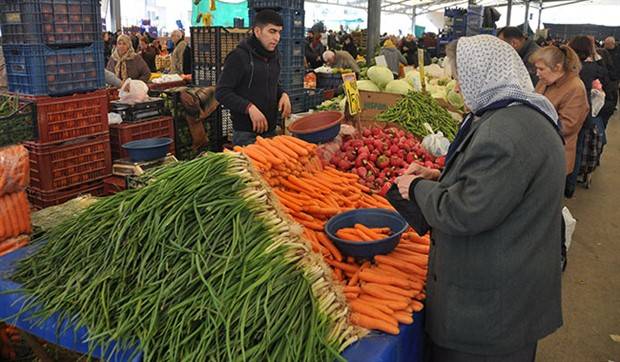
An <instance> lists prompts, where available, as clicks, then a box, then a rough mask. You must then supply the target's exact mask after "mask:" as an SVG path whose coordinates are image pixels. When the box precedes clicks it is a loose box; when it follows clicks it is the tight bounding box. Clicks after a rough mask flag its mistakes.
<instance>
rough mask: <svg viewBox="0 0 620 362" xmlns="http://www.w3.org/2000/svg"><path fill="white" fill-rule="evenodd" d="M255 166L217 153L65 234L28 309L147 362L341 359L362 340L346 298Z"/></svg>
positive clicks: (45, 250) (34, 282)
mask: <svg viewBox="0 0 620 362" xmlns="http://www.w3.org/2000/svg"><path fill="white" fill-rule="evenodd" d="M248 168H249V163H248V162H247V160H246V159H245V158H244V157H243V156H241V155H237V154H233V153H226V154H208V155H206V156H204V157H201V158H198V159H196V160H193V161H190V162H186V163H180V164H176V165H173V166H169V167H167V168H165V169H163V170H162V171H161V172H159V173H157V174H156V178H155V179H154V180H152V181H151V182H149V183H148V184H147V185H146V186H145V187H144V188H142V189H139V190H129V191H125V192H123V193H120V194H117V195H114V196H112V197H109V198H105V199H102V200H100V201H98V202H97V203H95V204H93V205H92V206H91V207H89V208H88V209H86V210H85V211H84V212H82V213H81V214H80V215H78V216H77V217H75V218H73V219H70V220H68V221H66V222H63V223H62V224H61V225H59V226H57V227H55V228H54V229H52V230H51V231H50V232H49V233H48V235H47V237H46V239H47V242H46V243H44V244H43V243H42V245H41V246H40V248H39V250H38V252H37V253H35V254H33V255H31V256H29V257H27V258H26V259H24V260H23V261H22V262H21V263H20V264H19V266H18V270H17V271H16V273H15V275H14V276H13V277H14V279H15V280H17V281H19V282H20V283H22V285H23V288H24V289H23V292H25V294H26V295H27V296H28V297H27V299H26V301H25V306H24V308H22V312H24V311H28V310H30V311H32V312H33V313H34V314H33V316H34V317H41V318H47V317H50V316H51V315H52V314H53V313H60V316H61V317H62V318H66V319H68V320H71V321H72V322H74V323H76V324H77V325H78V326H86V327H87V328H88V330H89V333H90V334H89V343H90V345H91V348H94V347H95V346H96V345H100V346H102V348H103V350H106V349H107V348H108V347H109V341H110V340H116V341H117V343H119V344H120V347H122V348H128V347H132V346H136V345H138V351H141V352H143V356H144V360H146V361H152V360H171V361H182V360H183V361H224V360H247V361H328V360H329V361H332V360H335V359H340V358H341V357H340V355H339V352H340V351H341V350H342V349H344V347H346V346H347V345H348V344H350V343H352V342H353V341H354V340H356V339H357V336H358V335H359V331H356V330H355V329H354V327H351V326H350V325H348V322H347V315H348V310H347V308H346V303H345V302H344V301H341V300H340V297H339V295H338V294H337V293H336V292H335V291H334V290H333V288H332V287H331V283H329V282H328V280H327V279H328V278H329V277H326V275H327V273H326V272H325V270H323V268H322V267H321V265H320V263H318V262H317V261H316V260H320V258H319V259H314V257H313V255H312V254H311V253H309V248H308V246H307V245H306V244H304V243H303V242H302V241H301V239H299V233H300V230H296V228H295V227H294V226H292V225H291V224H290V223H289V222H288V221H287V220H285V219H283V218H282V217H280V216H279V215H280V214H279V213H278V210H277V206H274V204H273V202H272V200H271V196H270V194H269V193H268V191H267V190H266V189H265V188H264V186H263V184H262V182H261V181H260V180H259V179H257V178H256V177H255V176H254V175H253V174H252V173H251V171H248ZM326 278H327V279H326ZM39 305H40V306H41V308H40V309H39V308H38V306H39Z"/></svg>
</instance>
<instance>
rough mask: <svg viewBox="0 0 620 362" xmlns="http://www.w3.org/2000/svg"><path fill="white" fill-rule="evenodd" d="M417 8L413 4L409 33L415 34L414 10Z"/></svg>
mask: <svg viewBox="0 0 620 362" xmlns="http://www.w3.org/2000/svg"><path fill="white" fill-rule="evenodd" d="M417 10H418V7H417V6H415V5H414V6H413V14H412V15H411V34H413V36H415V23H416V11H417Z"/></svg>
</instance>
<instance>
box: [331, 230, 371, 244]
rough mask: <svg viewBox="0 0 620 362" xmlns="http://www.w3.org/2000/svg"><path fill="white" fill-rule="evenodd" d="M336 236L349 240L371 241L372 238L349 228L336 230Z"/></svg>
mask: <svg viewBox="0 0 620 362" xmlns="http://www.w3.org/2000/svg"><path fill="white" fill-rule="evenodd" d="M336 236H337V237H339V238H340V239H343V240H348V241H360V242H362V241H370V239H368V238H365V237H363V236H361V235H359V234H358V233H354V232H353V231H347V230H342V229H340V230H338V231H336Z"/></svg>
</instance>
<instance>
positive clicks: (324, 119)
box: [288, 111, 344, 135]
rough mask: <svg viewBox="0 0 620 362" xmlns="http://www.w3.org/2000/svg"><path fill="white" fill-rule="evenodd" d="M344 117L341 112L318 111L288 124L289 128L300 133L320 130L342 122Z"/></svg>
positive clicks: (295, 132)
mask: <svg viewBox="0 0 620 362" xmlns="http://www.w3.org/2000/svg"><path fill="white" fill-rule="evenodd" d="M343 118H344V116H343V115H342V113H340V112H334V111H328V112H316V113H313V114H311V115H308V116H305V117H301V118H300V119H298V120H297V121H295V122H293V123H292V124H291V125H290V126H288V130H289V132H291V133H294V134H299V135H302V134H308V133H314V132H320V131H324V130H326V129H329V128H331V127H334V126H335V125H337V124H340V122H342V119H343Z"/></svg>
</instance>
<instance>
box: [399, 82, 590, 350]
mask: <svg viewBox="0 0 620 362" xmlns="http://www.w3.org/2000/svg"><path fill="white" fill-rule="evenodd" d="M578 79H579V78H577V80H578ZM563 164H564V154H563V152H562V141H561V138H560V137H559V135H558V134H557V131H556V130H555V128H554V127H552V125H551V122H550V121H549V120H548V119H546V118H545V117H544V116H543V115H542V114H541V113H539V112H537V111H535V110H533V109H532V108H529V107H527V106H524V105H515V106H511V107H507V108H502V109H499V110H496V111H487V112H486V113H484V114H483V115H482V116H481V118H480V119H477V120H475V121H474V122H473V123H472V125H471V129H470V131H469V133H467V135H466V136H465V137H464V138H463V141H462V142H461V143H460V144H459V146H458V148H457V149H456V150H455V152H454V155H453V157H452V158H451V159H450V160H449V161H448V163H447V164H446V167H445V169H444V170H443V172H442V174H441V177H440V178H439V180H438V181H429V180H420V181H417V180H416V181H414V183H412V185H411V187H410V189H409V199H410V200H411V202H412V203H414V204H416V205H418V207H419V209H420V211H421V213H422V214H423V215H424V218H425V219H426V221H427V222H428V224H429V225H430V226H431V227H432V236H431V247H430V255H429V264H428V277H427V284H426V292H427V299H426V308H425V311H426V316H425V328H426V332H427V333H428V334H429V335H430V337H431V339H432V341H433V343H436V344H437V345H439V346H441V347H444V348H448V349H453V350H457V351H462V352H466V353H470V354H481V355H500V354H507V353H511V352H514V351H517V350H519V349H520V348H523V347H525V346H527V345H530V344H533V343H535V342H537V341H538V340H539V339H541V338H543V337H545V336H546V335H549V334H550V333H553V332H554V331H555V330H556V329H557V328H559V327H560V326H561V325H562V305H561V287H560V285H561V270H560V244H561V243H560V240H561V239H560V234H561V227H560V226H561V218H562V213H561V208H562V199H563V190H564V183H565V173H564V166H563ZM480 360H484V359H483V358H481V359H480ZM489 360H497V359H496V358H490V359H489Z"/></svg>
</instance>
